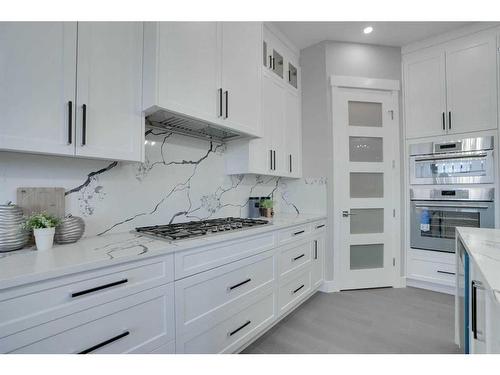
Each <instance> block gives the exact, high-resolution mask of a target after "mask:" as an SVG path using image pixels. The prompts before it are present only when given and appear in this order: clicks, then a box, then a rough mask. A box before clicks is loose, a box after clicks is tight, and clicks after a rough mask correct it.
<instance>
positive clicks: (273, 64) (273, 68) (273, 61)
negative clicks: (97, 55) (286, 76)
mask: <svg viewBox="0 0 500 375" xmlns="http://www.w3.org/2000/svg"><path fill="white" fill-rule="evenodd" d="M275 69H276V67H275V65H274V57H273V70H275Z"/></svg>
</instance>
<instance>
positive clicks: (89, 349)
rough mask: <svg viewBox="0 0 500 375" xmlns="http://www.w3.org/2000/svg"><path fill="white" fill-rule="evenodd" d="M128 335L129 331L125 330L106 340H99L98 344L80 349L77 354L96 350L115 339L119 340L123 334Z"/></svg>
mask: <svg viewBox="0 0 500 375" xmlns="http://www.w3.org/2000/svg"><path fill="white" fill-rule="evenodd" d="M128 335H130V332H129V331H125V332H123V333H121V334H119V335H118V336H115V337H112V338H110V339H108V340H106V341H103V342H101V343H100V344H97V345H94V346H91V347H90V348H88V349H85V350H82V351H81V352H79V353H78V354H88V353H90V352H93V351H94V350H97V349H99V348H102V347H103V346H106V345H108V344H111V343H112V342H115V341H117V340H120V339H121V338H123V337H125V336H128Z"/></svg>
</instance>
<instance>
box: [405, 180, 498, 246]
mask: <svg viewBox="0 0 500 375" xmlns="http://www.w3.org/2000/svg"><path fill="white" fill-rule="evenodd" d="M410 199H411V202H410V209H411V218H410V226H411V234H410V246H411V247H412V248H414V249H423V250H435V251H444V252H449V253H454V252H455V228H456V227H474V228H493V227H494V226H495V208H494V201H493V199H494V189H493V188H480V187H474V188H459V189H447V188H413V189H411V190H410Z"/></svg>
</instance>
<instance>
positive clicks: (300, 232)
mask: <svg viewBox="0 0 500 375" xmlns="http://www.w3.org/2000/svg"><path fill="white" fill-rule="evenodd" d="M304 232H305V230H299V231H298V232H295V233H294V234H293V235H294V236H298V235H299V234H302V233H304Z"/></svg>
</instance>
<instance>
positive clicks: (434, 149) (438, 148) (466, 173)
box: [410, 136, 495, 185]
mask: <svg viewBox="0 0 500 375" xmlns="http://www.w3.org/2000/svg"><path fill="white" fill-rule="evenodd" d="M493 148H494V147H493V137H492V136H489V137H478V138H467V139H461V140H458V141H448V142H440V143H438V142H427V143H419V144H413V145H410V184H412V185H423V184H425V185H449V184H489V183H494V182H495V181H494V172H493Z"/></svg>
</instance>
